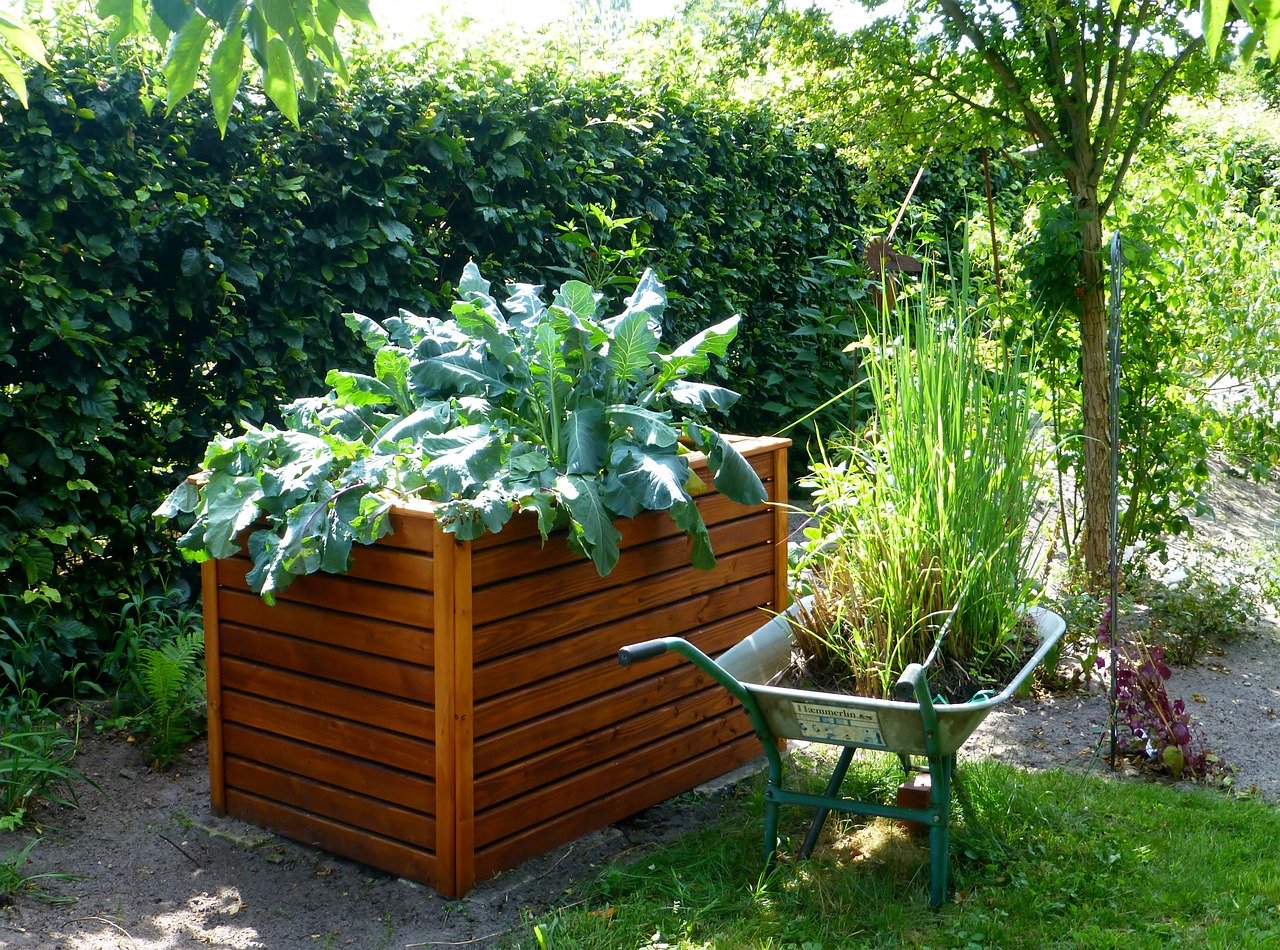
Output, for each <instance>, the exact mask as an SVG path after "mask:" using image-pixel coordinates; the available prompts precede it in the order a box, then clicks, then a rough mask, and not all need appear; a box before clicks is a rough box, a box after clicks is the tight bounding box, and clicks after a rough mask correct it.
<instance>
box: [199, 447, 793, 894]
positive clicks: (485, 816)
mask: <svg viewBox="0 0 1280 950" xmlns="http://www.w3.org/2000/svg"><path fill="white" fill-rule="evenodd" d="M737 445H738V448H739V450H740V451H742V453H743V454H744V455H745V456H746V457H747V459H748V460H749V461H750V462H751V464H752V466H753V467H754V468H755V470H756V471H757V473H759V475H760V477H761V479H762V480H763V481H764V484H765V487H766V490H767V491H768V494H769V498H770V500H771V501H773V502H779V503H783V502H785V501H786V475H787V462H786V452H787V446H788V445H789V442H788V441H787V440H784V439H765V438H760V439H739V440H737ZM694 467H695V470H696V471H698V472H699V474H700V475H701V476H702V477H703V479H704V480H705V481H706V482H707V483H708V485H710V478H709V476H708V475H707V472H706V468H705V465H704V464H699V463H697V462H695V465H694ZM698 506H699V508H700V509H701V511H702V515H703V518H704V519H705V520H706V522H707V524H708V526H709V528H710V531H711V538H712V543H713V545H714V548H715V551H716V556H717V559H718V563H717V565H716V567H715V569H714V570H711V571H703V570H699V569H698V568H695V567H692V566H691V565H690V564H689V542H688V539H687V538H685V537H684V535H682V534H680V533H679V531H678V530H677V529H676V527H675V526H674V525H673V524H672V523H671V520H670V518H668V517H667V516H666V515H665V514H656V513H647V514H644V515H641V516H640V517H637V518H634V519H629V520H626V521H624V522H622V523H621V524H620V528H621V530H622V532H623V540H622V548H623V553H622V558H621V560H620V561H619V563H618V566H617V567H616V568H615V569H614V571H613V573H612V574H611V575H610V576H609V577H604V578H602V577H600V576H599V575H598V574H597V573H596V570H595V568H594V566H593V565H592V564H591V563H590V562H589V561H586V560H584V559H582V558H580V557H578V556H577V555H575V554H574V553H573V552H572V551H570V550H569V548H568V546H567V544H566V543H565V542H564V540H563V538H562V537H559V536H554V537H553V538H552V539H551V540H549V541H548V542H547V544H546V545H545V546H543V544H542V543H541V540H540V538H539V537H538V534H537V530H536V527H535V525H534V523H533V519H532V517H529V518H519V519H517V521H518V523H513V524H511V525H509V526H508V527H507V529H505V530H504V531H503V532H502V533H501V534H498V535H489V536H485V537H484V538H481V539H478V540H476V541H473V542H458V541H456V540H455V539H454V538H453V537H452V536H451V535H448V534H445V533H444V532H443V531H442V530H441V529H440V526H439V525H438V524H437V523H436V520H435V517H434V515H433V512H432V508H431V506H430V505H426V504H423V505H413V506H409V505H406V506H404V507H401V508H397V509H396V510H395V511H394V512H393V514H392V521H393V525H394V533H392V534H391V535H389V536H387V537H386V538H384V539H383V540H382V541H381V542H379V543H378V544H377V545H374V546H372V547H368V548H361V549H359V551H358V552H357V555H356V558H355V560H354V563H353V565H352V568H351V570H350V572H349V573H347V574H345V575H331V574H324V575H312V576H309V577H304V578H299V579H298V580H296V581H295V582H294V583H293V585H292V586H291V587H290V588H289V589H288V590H287V591H285V593H284V594H283V595H282V596H281V597H280V598H279V601H278V603H277V605H276V606H274V607H268V606H267V605H265V604H264V603H263V602H262V601H261V599H260V598H259V597H258V596H257V595H256V594H254V593H252V592H251V591H250V590H249V589H248V587H247V585H246V583H245V580H244V577H245V574H246V573H247V571H248V569H249V564H248V561H247V559H243V558H228V559H224V560H220V561H216V562H208V563H206V564H205V565H204V610H205V636H206V642H205V650H206V655H207V666H208V694H209V774H210V786H211V798H212V804H213V809H214V811H215V812H218V813H220V814H230V815H234V816H236V817H239V818H243V819H246V820H249V821H252V822H255V823H257V824H260V825H263V826H266V827H268V828H272V829H274V830H276V831H279V832H280V833H281V834H284V835H287V836H289V837H291V838H295V839H297V840H299V841H302V842H305V843H308V844H312V845H315V846H318V847H320V848H324V849H326V850H328V851H332V852H334V853H336V854H341V855H344V856H346V857H350V858H354V859H355V860H358V861H362V862H364V863H366V864H370V865H372V866H374V867H378V868H382V869H383V870H386V871H389V872H391V873H393V874H398V875H401V876H403V877H407V878H410V879H413V880H416V881H422V882H424V883H428V884H431V885H433V886H434V887H435V888H437V889H438V890H439V891H440V892H441V893H443V894H446V895H449V896H460V895H462V894H464V893H466V892H467V891H468V890H469V889H470V888H471V887H472V886H473V885H474V883H475V882H476V881H477V880H483V879H484V878H487V877H490V876H492V875H494V874H497V873H498V872H499V871H502V870H504V869H506V868H510V867H513V866H515V865H516V864H519V863H520V862H522V861H524V860H526V859H528V858H530V857H533V856H535V855H537V854H541V853H543V852H545V851H548V850H550V849H551V848H554V847H556V846H557V845H560V844H563V843H564V842H566V841H569V840H572V839H573V838H575V837H578V836H580V835H582V834H585V833H586V832H588V831H592V830H595V829H598V828H601V827H604V826H605V825H607V824H609V823H611V822H614V821H617V820H618V819H621V818H624V817H626V816H627V815H631V814H634V813H635V812H637V811H640V810H642V809H644V808H647V807H649V806H650V805H653V804H656V803H657V802H660V801H662V800H664V799H666V798H669V797H671V796H672V795H676V794H678V793H680V792H682V791H686V790H688V789H690V788H693V787H695V786H696V785H698V784H699V783H701V782H704V781H706V780H707V779H710V778H712V777H714V776H716V775H720V774H723V773H724V772H727V771H729V770H730V769H732V768H734V767H736V766H737V765H739V764H741V763H743V762H745V761H748V760H749V759H751V758H753V757H755V756H756V755H758V754H759V743H758V741H757V740H756V738H755V736H754V734H753V733H752V731H751V727H750V724H749V723H748V721H747V718H746V716H745V715H744V714H743V713H742V712H741V711H740V710H739V709H738V708H737V706H736V703H735V702H734V701H733V700H732V699H731V698H730V697H729V695H728V694H727V693H726V692H725V691H724V690H723V689H721V688H719V687H716V686H714V685H713V684H712V682H711V681H710V680H709V679H708V678H707V677H705V676H704V675H703V674H702V673H700V672H699V671H698V670H696V669H695V668H693V667H691V666H689V665H688V664H680V663H679V662H678V660H677V659H676V658H674V657H671V658H664V659H663V660H661V661H658V662H654V663H646V664H643V665H642V666H641V667H640V668H635V667H632V668H625V669H624V668H623V667H621V666H619V665H618V663H617V662H616V660H615V654H616V653H617V651H618V649H619V648H620V647H622V646H625V645H626V644H628V643H635V642H637V641H641V640H646V639H649V638H652V637H658V636H677V635H678V636H683V637H686V638H687V639H689V640H691V641H692V642H694V643H695V644H697V645H698V646H699V647H701V649H702V650H704V651H705V652H707V653H710V654H713V655H714V654H716V653H718V652H721V651H723V650H725V649H727V648H728V647H729V646H731V645H732V644H734V643H736V642H738V640H740V639H742V638H743V637H744V636H746V635H747V634H749V633H750V632H751V631H753V630H755V629H756V628H757V627H758V626H759V625H760V623H761V622H762V617H763V615H762V611H780V610H782V609H784V607H785V606H786V533H787V517H786V511H785V509H784V508H783V507H781V505H778V506H774V507H771V506H769V505H761V506H758V507H755V508H747V507H744V506H742V505H738V504H736V503H734V502H732V501H730V500H729V499H728V498H726V497H724V496H722V495H720V494H718V493H716V492H715V491H714V489H712V490H710V491H708V492H707V493H706V494H705V495H702V496H701V497H699V499H698Z"/></svg>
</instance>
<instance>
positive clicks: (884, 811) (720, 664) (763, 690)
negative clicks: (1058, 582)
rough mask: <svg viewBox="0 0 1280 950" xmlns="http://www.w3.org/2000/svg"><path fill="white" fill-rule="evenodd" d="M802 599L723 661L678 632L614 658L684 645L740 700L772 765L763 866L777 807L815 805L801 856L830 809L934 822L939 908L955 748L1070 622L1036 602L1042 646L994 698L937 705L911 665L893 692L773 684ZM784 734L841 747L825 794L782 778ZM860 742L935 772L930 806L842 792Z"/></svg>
mask: <svg viewBox="0 0 1280 950" xmlns="http://www.w3.org/2000/svg"><path fill="white" fill-rule="evenodd" d="M802 603H803V602H802ZM801 605H802V604H795V605H792V607H791V608H790V609H789V610H787V612H786V613H783V614H780V615H778V616H777V617H774V618H773V619H772V620H770V621H769V622H768V623H766V624H765V625H764V626H762V627H761V628H760V629H758V630H757V631H756V632H755V633H753V634H751V635H750V636H749V637H747V638H746V639H744V640H742V641H740V642H739V643H738V644H737V645H735V646H733V647H732V648H730V649H729V650H728V651H726V652H725V653H723V654H721V656H720V657H719V659H718V660H713V659H711V658H710V657H709V656H707V655H706V654H705V653H703V652H702V651H701V650H699V649H698V648H697V647H695V646H694V645H693V644H691V643H689V642H688V641H687V640H684V639H681V638H680V637H663V638H661V639H658V640H649V641H647V642H645V643H640V644H635V645H632V646H628V647H624V648H623V649H622V650H621V651H619V653H618V660H619V662H620V663H622V664H623V665H627V664H630V663H632V662H635V661H637V660H645V659H650V658H652V657H656V656H659V655H661V654H663V653H666V652H668V651H671V652H675V653H679V654H680V655H681V656H683V657H685V658H686V659H688V660H690V661H691V662H692V663H694V664H695V665H696V666H698V667H699V668H700V669H701V670H702V671H703V672H705V673H706V674H707V675H709V676H710V677H712V678H713V679H714V680H715V681H716V682H718V683H719V684H720V685H722V686H723V687H724V688H725V689H727V690H728V691H729V692H730V693H732V694H733V696H735V697H736V698H737V699H738V701H739V702H741V703H742V705H743V707H744V708H745V709H746V711H747V715H748V716H750V718H751V724H752V726H753V727H754V728H755V731H756V735H757V736H759V738H760V741H761V743H762V744H763V745H764V753H765V757H766V759H767V760H768V765H769V768H768V784H767V785H766V788H765V806H764V811H765V813H764V858H765V863H766V865H772V863H773V861H774V858H775V855H776V852H777V847H778V808H779V806H780V805H801V806H806V807H809V808H815V809H817V814H816V815H815V817H814V820H813V823H812V825H811V826H810V828H809V834H808V837H807V838H806V839H805V843H804V847H803V848H802V849H801V852H800V855H801V857H802V858H807V857H809V855H810V854H811V853H812V851H813V848H814V845H815V844H816V843H817V840H818V836H819V834H820V833H821V832H822V826H823V824H824V823H825V822H826V819H827V816H828V814H830V812H832V811H842V812H850V813H853V814H859V815H873V816H882V817H885V818H894V819H899V820H903V821H912V822H918V823H921V824H924V825H926V826H927V827H928V829H929V869H930V886H929V899H930V903H931V904H932V905H933V906H934V907H938V906H940V905H941V904H942V902H943V901H944V900H945V899H946V893H947V856H948V851H949V847H950V836H951V785H952V781H953V777H954V775H955V767H956V752H957V751H958V750H959V749H960V747H961V746H962V745H963V744H964V742H965V740H967V739H968V738H969V736H971V735H973V733H974V731H975V730H976V729H977V728H978V726H979V725H981V724H982V721H983V720H984V719H985V718H986V717H987V714H988V713H989V712H991V710H993V709H995V708H996V707H997V706H999V705H1001V704H1003V703H1005V702H1007V701H1008V700H1009V699H1010V698H1011V697H1012V696H1014V694H1016V693H1017V692H1018V690H1019V688H1020V687H1021V686H1022V685H1023V683H1025V682H1026V681H1027V679H1028V677H1030V676H1031V674H1032V672H1033V671H1034V670H1035V668H1036V667H1037V666H1039V665H1040V664H1041V663H1042V662H1043V661H1044V659H1045V657H1046V656H1048V654H1049V653H1050V651H1051V650H1053V648H1054V647H1055V646H1056V645H1057V643H1058V641H1059V640H1060V639H1061V638H1062V634H1063V633H1064V632H1065V630H1066V625H1065V623H1064V622H1063V620H1062V618H1061V617H1059V616H1058V615H1057V614H1055V613H1053V612H1052V611H1049V610H1045V609H1043V608H1033V609H1032V610H1031V611H1030V616H1031V617H1032V619H1033V620H1034V621H1035V624H1036V631H1037V634H1038V635H1039V638H1040V643H1039V646H1038V647H1037V649H1036V651H1035V653H1034V654H1033V655H1032V657H1031V659H1029V660H1028V661H1027V662H1026V664H1025V665H1024V666H1023V667H1022V669H1021V670H1019V671H1018V673H1017V675H1016V676H1014V678H1013V679H1012V681H1010V682H1009V684H1008V685H1007V686H1005V688H1004V689H1003V690H1001V691H1000V692H999V693H998V694H996V695H995V696H991V697H990V698H986V699H982V700H980V701H975V702H968V703H935V702H934V701H933V698H932V695H931V691H930V688H929V681H928V674H927V670H926V669H925V667H923V666H922V665H920V664H918V663H913V664H911V665H910V666H908V667H907V669H906V671H905V672H904V673H903V674H902V677H901V679H899V681H898V683H897V685H896V686H895V687H894V691H893V692H894V697H895V698H894V699H872V698H868V697H862V696H849V695H845V694H842V693H823V692H815V691H812V690H804V689H791V688H788V687H784V686H776V685H771V684H773V683H776V682H777V681H778V680H779V679H780V678H781V677H782V675H783V673H785V672H786V670H787V668H788V667H789V666H790V664H791V654H792V651H793V650H794V648H795V647H794V641H793V639H792V636H791V624H790V618H791V617H792V616H794V615H795V614H796V612H797V611H798V610H799V609H800V608H801ZM779 739H803V740H807V741H810V742H822V743H827V744H830V745H838V746H842V747H843V749H842V751H841V753H840V757H839V759H838V760H837V762H836V766H835V770H834V771H833V772H832V774H831V779H830V781H829V782H828V783H827V788H826V791H825V792H824V793H823V794H822V795H814V794H811V793H808V792H801V791H795V790H792V789H788V788H786V787H784V786H783V781H782V779H783V775H782V772H783V769H782V756H781V754H780V753H779V751H778V747H779V745H780V743H779V741H778V740H779ZM857 749H878V750H881V751H886V752H892V753H896V754H897V755H898V756H899V758H900V759H901V760H902V766H903V770H904V771H905V772H906V773H908V774H909V773H910V772H912V771H917V772H924V773H927V774H928V775H929V778H930V784H929V804H928V805H927V806H924V807H909V806H905V805H885V804H881V803H878V802H866V801H861V800H858V799H851V798H845V797H842V796H840V794H839V792H840V786H841V784H842V783H843V782H844V777H845V774H846V772H847V771H848V769H849V763H850V762H851V761H852V759H853V753H854V752H855V751H856V750H857ZM913 756H914V757H917V758H923V759H925V760H927V764H925V765H917V764H914V763H913V762H912V757H913Z"/></svg>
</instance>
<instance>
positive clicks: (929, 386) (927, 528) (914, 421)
mask: <svg viewBox="0 0 1280 950" xmlns="http://www.w3.org/2000/svg"><path fill="white" fill-rule="evenodd" d="M936 290H937V288H936V287H931V286H926V287H925V288H924V290H923V291H922V292H921V293H919V294H918V295H916V297H915V298H914V299H915V302H914V303H912V304H910V305H909V308H908V309H907V310H906V311H905V312H901V313H900V315H899V316H900V321H899V323H900V327H901V329H900V331H899V332H897V333H896V334H895V333H893V332H892V330H891V322H890V320H889V319H888V316H887V315H886V319H885V320H884V323H883V326H882V330H881V334H880V337H879V339H877V340H873V341H870V342H869V343H868V344H867V350H868V358H867V359H866V361H865V368H866V372H867V374H868V384H869V387H870V390H871V394H872V399H873V401H874V404H875V415H874V417H873V419H872V421H871V422H870V423H868V425H867V426H865V427H864V428H863V429H862V431H861V432H860V433H859V434H858V436H857V437H856V439H855V441H853V442H852V444H850V445H848V446H846V447H844V448H842V449H840V450H839V451H838V453H832V454H824V457H823V458H822V459H821V460H820V461H819V462H818V463H816V464H815V465H814V468H813V473H812V476H811V478H810V479H809V480H808V485H809V486H810V487H812V488H813V490H814V495H813V501H814V502H815V505H816V514H815V516H814V519H813V523H812V524H811V526H810V527H809V528H807V529H806V532H805V542H804V543H803V545H802V546H801V550H800V552H799V557H798V558H797V566H798V567H799V568H800V571H801V574H800V576H801V577H802V578H804V579H805V580H804V581H803V584H802V586H803V588H804V589H803V590H802V592H804V593H812V594H813V601H812V606H811V607H810V608H809V610H808V611H807V613H806V615H804V616H802V618H801V623H800V625H799V626H800V627H801V629H802V632H801V633H800V634H799V636H800V639H801V643H802V647H803V648H805V649H806V651H808V652H810V654H811V657H812V659H813V660H814V661H815V663H816V665H817V669H815V670H814V672H815V674H816V675H822V674H821V671H822V669H823V668H828V669H830V670H831V672H832V673H833V674H835V676H836V678H837V679H846V680H851V681H852V685H853V686H854V688H855V689H856V690H858V691H860V692H861V691H863V690H869V691H870V694H871V695H887V693H888V691H889V688H890V687H891V686H892V684H893V683H894V682H895V681H896V679H897V677H898V676H899V675H900V674H901V672H902V670H903V668H904V667H905V666H906V665H907V664H909V663H912V662H922V661H923V660H924V658H925V656H926V655H927V654H928V653H929V651H930V649H931V648H932V646H933V643H934V640H935V638H936V637H937V636H938V630H939V628H940V627H942V626H943V618H948V617H949V618H950V621H949V627H948V632H947V634H946V640H945V642H944V644H943V647H942V649H943V657H944V660H946V661H949V662H950V663H951V664H953V665H954V666H956V667H958V668H959V669H961V670H963V671H966V672H969V673H971V674H975V675H978V676H979V677H981V676H983V675H986V674H995V673H997V669H996V668H997V667H999V670H998V672H1000V673H1003V672H1004V671H1005V670H1006V669H1007V667H1008V665H1009V662H1008V661H1011V660H1013V659H1014V658H1015V657H1014V656H1013V654H1014V653H1015V652H1016V644H1017V642H1018V640H1019V633H1018V631H1017V625H1018V621H1019V619H1020V617H1021V615H1022V613H1023V611H1024V610H1025V609H1026V607H1027V606H1028V605H1029V602H1030V600H1031V597H1032V593H1033V578H1034V576H1035V570H1034V550H1035V544H1034V541H1035V534H1036V529H1037V527H1038V524H1037V523H1036V521H1035V518H1034V515H1035V500H1036V494H1037V491H1038V490H1039V487H1040V485H1041V484H1042V483H1043V478H1042V475H1041V472H1042V466H1041V464H1040V459H1041V454H1042V453H1041V448H1040V446H1039V444H1038V433H1037V424H1036V417H1035V414H1034V412H1033V411H1032V408H1031V399H1030V394H1029V392H1028V390H1027V388H1026V376H1027V373H1028V371H1029V368H1030V363H1029V361H1028V360H1027V359H1026V358H1024V357H1023V356H1021V355H1020V354H1018V353H1006V354H993V356H997V357H998V358H996V359H992V360H990V362H992V363H995V364H997V366H998V368H991V367H989V366H988V365H986V361H984V358H983V353H982V347H983V341H982V339H981V337H980V335H979V332H978V324H979V321H980V319H981V316H982V314H981V312H980V311H975V310H974V309H973V308H972V307H971V306H970V303H969V297H968V293H967V285H966V284H965V283H964V282H963V280H961V281H960V283H959V284H952V285H951V286H950V288H949V289H948V290H947V291H944V292H943V293H942V294H941V295H940V296H937V297H935V296H933V294H934V293H935V292H936ZM902 306H903V307H907V305H905V304H904V305H902ZM832 455H834V457H832ZM1002 664H1003V665H1002ZM841 674H843V675H841Z"/></svg>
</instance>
